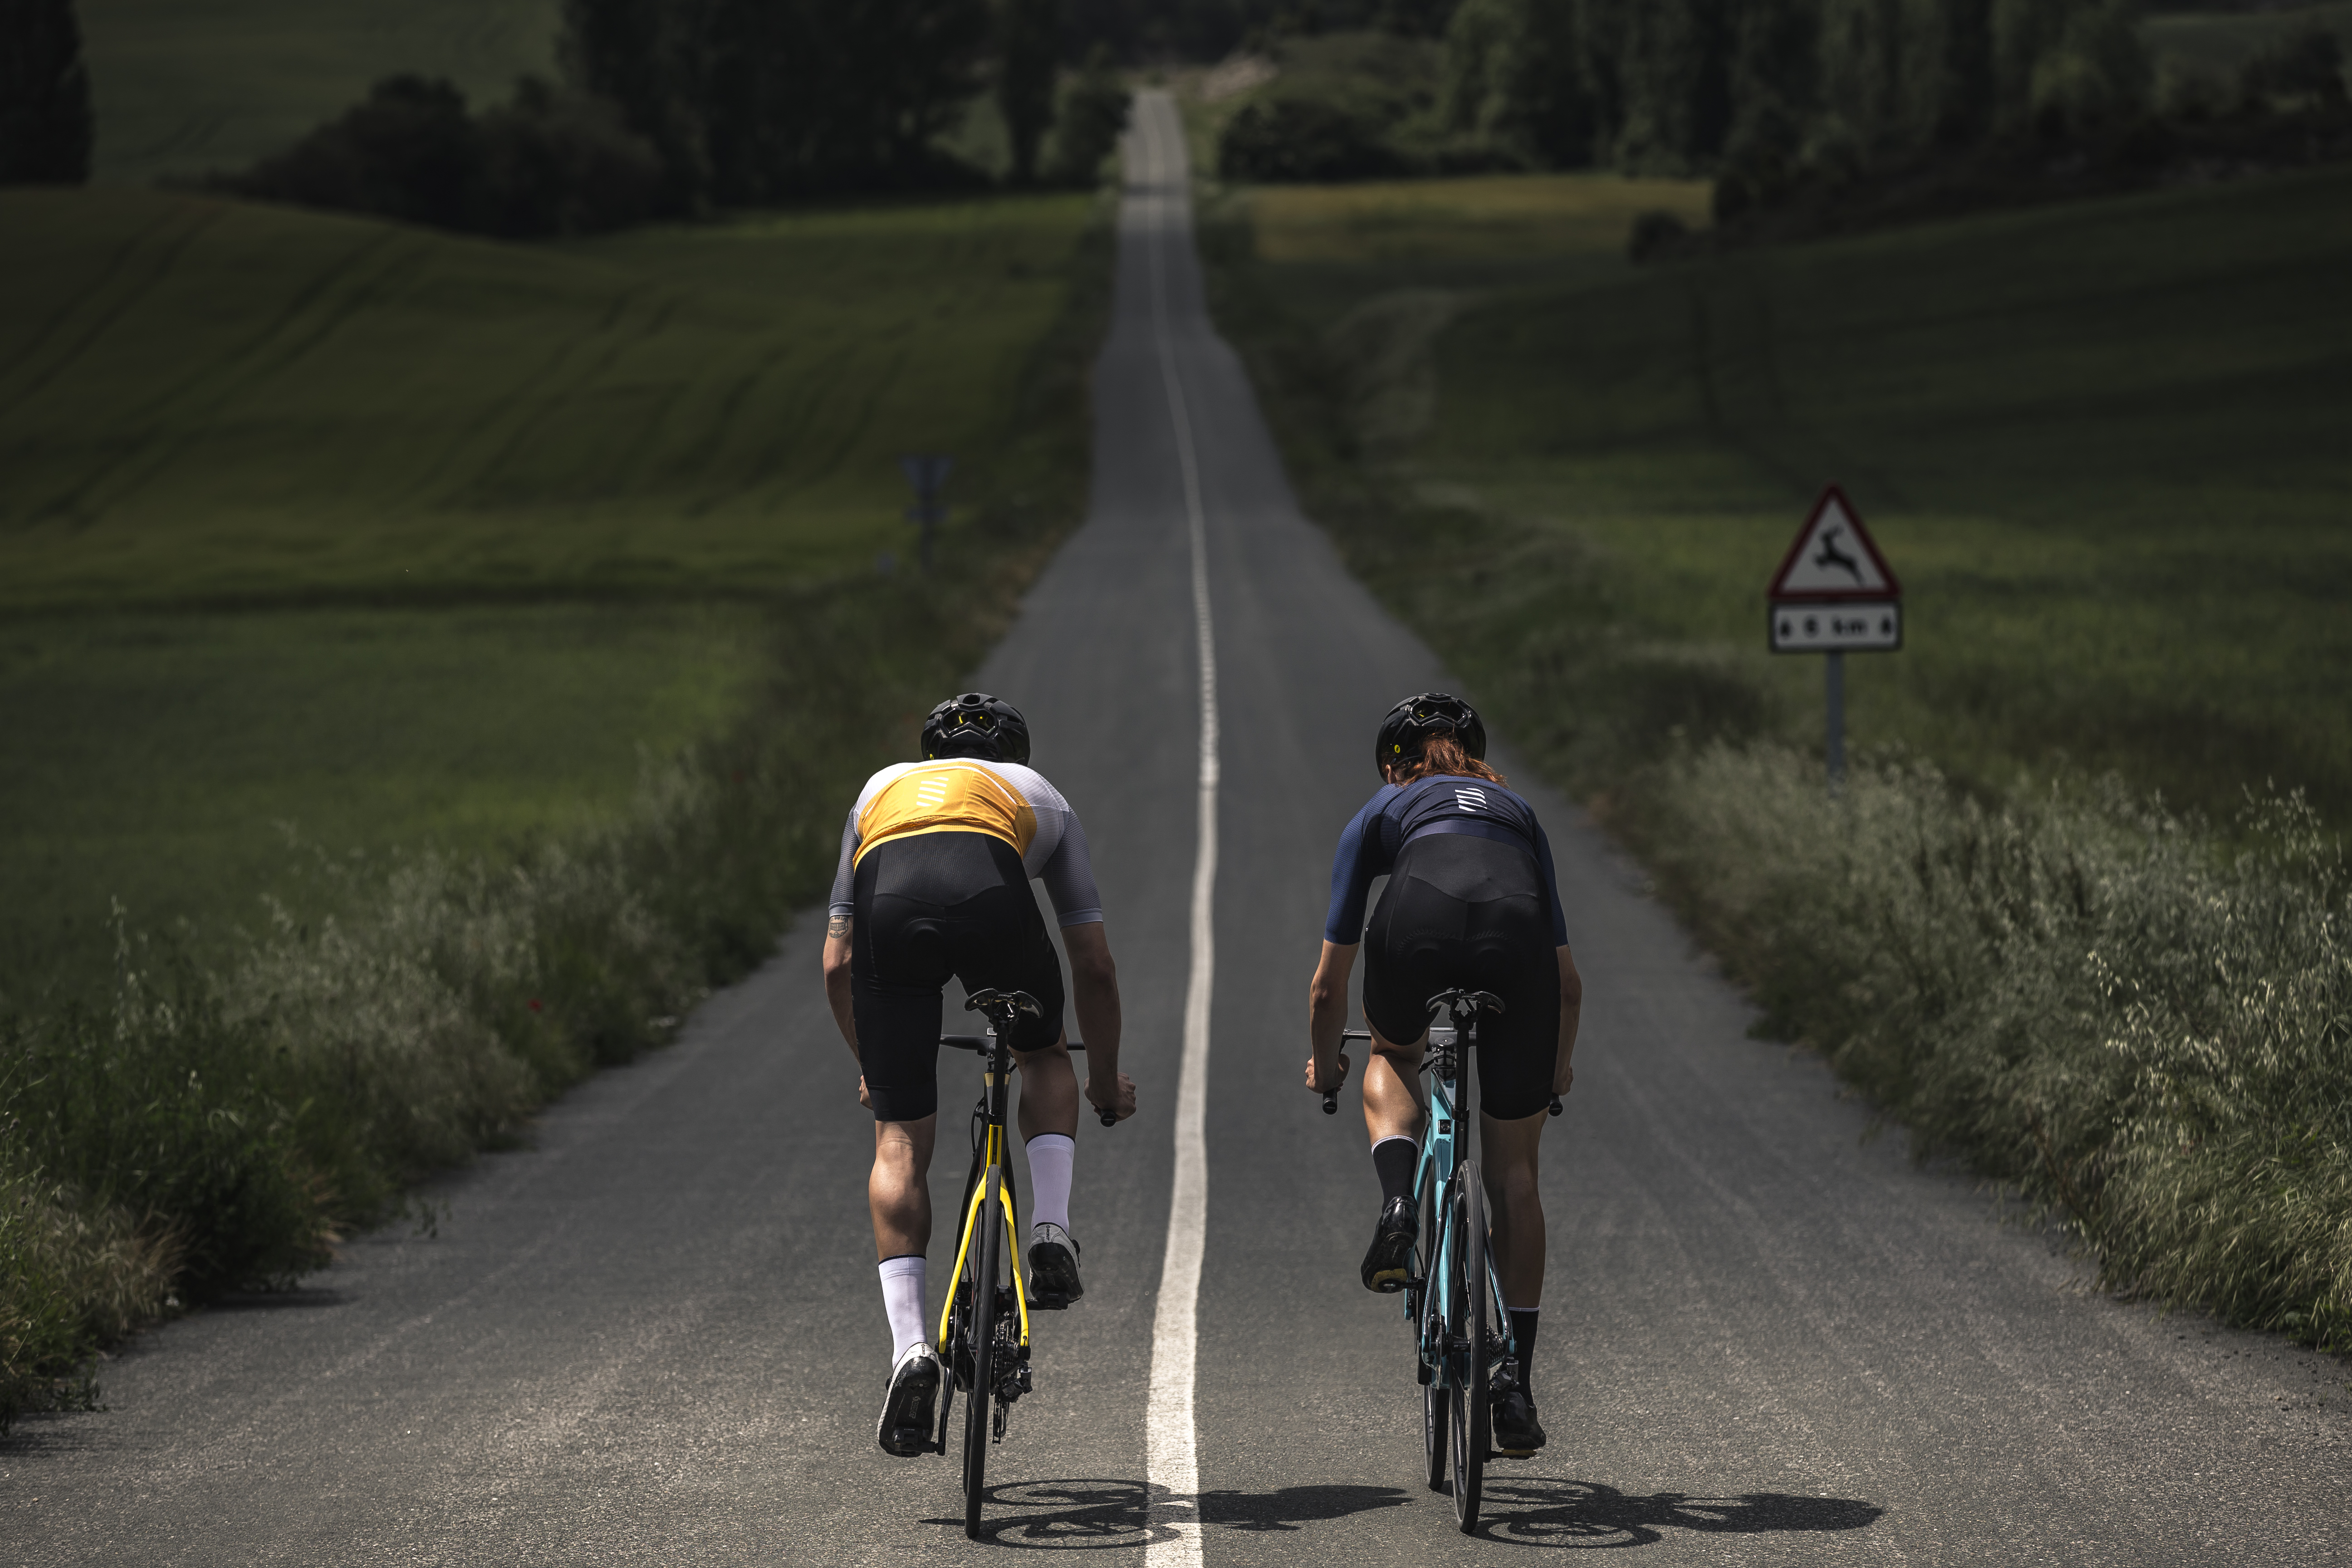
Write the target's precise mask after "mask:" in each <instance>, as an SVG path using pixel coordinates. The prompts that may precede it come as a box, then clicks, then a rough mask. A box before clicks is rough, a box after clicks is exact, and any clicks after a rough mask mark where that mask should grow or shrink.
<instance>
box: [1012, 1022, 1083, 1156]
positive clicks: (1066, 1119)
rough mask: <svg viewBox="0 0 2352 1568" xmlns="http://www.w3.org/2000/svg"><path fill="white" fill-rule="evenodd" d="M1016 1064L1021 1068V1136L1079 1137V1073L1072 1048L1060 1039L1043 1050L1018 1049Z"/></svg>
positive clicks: (1014, 1062) (1015, 1056)
mask: <svg viewBox="0 0 2352 1568" xmlns="http://www.w3.org/2000/svg"><path fill="white" fill-rule="evenodd" d="M1013 1064H1014V1065H1015V1066H1016V1067H1018V1068H1020V1070H1021V1116H1020V1121H1021V1136H1022V1137H1023V1138H1024V1139H1027V1138H1034V1137H1036V1136H1037V1135H1038V1134H1039V1133H1041V1132H1059V1133H1060V1134H1062V1136H1064V1137H1065V1138H1075V1137H1076V1136H1077V1133H1078V1074H1077V1070H1076V1068H1075V1067H1073V1066H1072V1065H1071V1062H1070V1053H1069V1050H1068V1048H1067V1047H1065V1046H1064V1045H1062V1044H1061V1043H1060V1042H1059V1041H1056V1042H1055V1044H1053V1045H1051V1046H1048V1047H1045V1049H1044V1050H1042V1051H1025V1052H1016V1053H1015V1054H1014V1057H1013Z"/></svg>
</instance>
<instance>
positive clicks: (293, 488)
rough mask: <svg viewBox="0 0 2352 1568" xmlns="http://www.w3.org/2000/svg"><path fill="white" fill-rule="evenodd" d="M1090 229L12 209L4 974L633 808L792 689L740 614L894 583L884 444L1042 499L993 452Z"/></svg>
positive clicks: (757, 614)
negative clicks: (480, 231) (709, 739)
mask: <svg viewBox="0 0 2352 1568" xmlns="http://www.w3.org/2000/svg"><path fill="white" fill-rule="evenodd" d="M1091 210H1092V209H1091V205H1090V201H1089V199H1088V198H1086V197H1049V198H1036V199H1027V200H1017V201H1000V202H981V203H962V204H953V205H900V206H880V207H874V208H867V209H857V210H844V211H835V212H823V213H807V214H800V215H794V216H781V217H772V218H758V219H751V220H746V221H744V222H742V223H740V224H734V225H727V226H709V227H697V228H680V229H670V230H651V231H644V232H640V233H636V234H632V235H627V236H623V237H615V238H614V239H610V240H605V241H599V242H595V243H593V244H590V245H584V246H582V247H577V248H573V249H570V250H562V251H559V250H552V249H545V248H527V247H509V246H499V245H492V244H487V243H480V242H474V241H467V240H462V239H457V238H452V237H444V236H439V235H434V234H429V233H425V232H422V231H418V230H412V229H404V228H400V227H396V226H387V225H383V224H376V223H371V222H366V221H361V220H354V219H348V218H341V217H332V216H318V215H310V214H303V213H297V212H293V211H289V210H283V209H274V208H269V207H263V206H256V205H239V204H234V203H226V202H220V201H214V200H208V199H197V198H191V197H184V196H175V195H163V194H159V193H151V192H142V191H130V190H120V189H104V188H94V189H92V190H89V191H83V192H32V191H15V192H7V193H0V233H5V235H6V237H7V242H6V244H5V246H0V614H5V616H6V621H5V632H4V633H0V725H5V727H6V729H7V731H8V732H9V733H10V734H11V735H12V736H14V737H16V740H15V742H12V744H11V745H10V746H9V747H8V748H7V750H6V751H5V753H0V867H5V869H0V910H5V914H0V976H5V975H19V976H21V975H27V974H30V975H36V976H37V975H41V974H47V973H52V972H54V971H56V970H57V968H58V965H59V964H60V963H64V964H65V965H66V967H67V968H68V970H72V971H74V972H75V973H86V972H87V969H88V963H89V960H90V957H91V955H93V954H95V955H97V958H98V960H99V961H100V962H102V959H103V949H104V943H103V942H102V941H101V940H100V931H99V928H100V926H101V924H102V922H103V920H104V917H105V913H106V910H107V908H108V903H109V900H110V898H114V897H120V898H121V900H123V901H124V902H125V904H127V905H128V907H129V909H130V910H131V918H132V920H133V921H134V922H135V923H138V924H141V925H144V926H150V927H160V926H164V925H168V924H169V923H171V922H172V921H175V920H177V919H178V918H180V917H187V918H190V919H193V920H194V921H197V922H198V923H199V925H200V926H202V927H205V928H206V929H210V928H212V927H215V926H217V925H219V924H220V923H221V922H223V921H231V920H233V921H252V920H254V919H256V918H257V916H258V913H259V906H258V905H257V902H256V901H255V895H256V894H257V892H258V891H259V890H261V889H264V888H268V887H273V886H275V887H279V888H284V887H286V886H288V885H289V877H290V873H291V872H292V871H293V870H294V869H295V868H296V867H297V865H298V864H299V863H303V862H300V861H299V859H298V858H294V857H289V852H288V850H287V848H286V835H285V833H284V832H283V831H282V830H281V828H280V826H278V825H279V824H288V825H291V826H293V827H294V828H295V829H296V830H297V832H298V833H299V836H300V837H302V838H303V839H305V840H309V841H313V842H317V843H320V844H323V845H325V846H327V847H331V848H332V849H334V850H336V851H337V852H339V853H340V852H342V851H345V850H348V849H352V848H354V847H360V848H369V849H382V848H384V847H391V846H414V845H417V844H421V843H426V842H432V843H440V844H445V845H450V846H455V847H483V846H488V845H493V844H499V843H504V842H509V841H511V840H513V839H515V838H517V837H522V836H528V835H531V834H536V833H541V832H544V831H548V830H551V829H554V828H558V827H562V826H567V825H570V824H572V823H576V822H579V821H581V820H583V819H586V818H590V817H593V816H597V815H599V814H601V813H604V812H607V811H609V810H611V809H612V808H613V807H614V805H616V804H618V803H619V802H621V801H623V800H625V799H626V798H627V796H628V795H629V793H630V792H631V790H632V789H633V788H634V787H635V780H636V778H637V775H638V771H639V768H640V764H641V758H643V757H645V756H655V757H658V756H662V755H666V754H667V753H668V752H671V751H673V750H675V749H676V748H677V746H679V745H682V744H684V743H686V742H688V741H689V740H691V739H693V738H695V737H697V736H698V735H700V734H704V733H707V732H709V731H711V730H713V729H715V728H718V727H719V726H721V725H723V724H724V723H725V721H727V719H728V718H729V716H730V714H732V713H733V712H734V711H735V710H736V708H737V706H738V704H739V700H740V698H741V697H742V695H743V694H744V693H745V692H746V691H747V690H748V689H750V687H751V683H753V682H755V681H756V680H758V679H762V678H763V677H764V674H765V672H766V671H768V670H770V669H771V668H772V667H773V658H774V655H773V652H772V639H773V637H774V635H775V634H774V632H773V631H772V628H770V626H768V624H767V619H766V611H765V610H764V609H762V608H761V597H762V595H767V594H769V593H770V592H772V591H773V590H776V589H779V588H782V587H786V586H788V585H791V584H799V583H805V582H807V581H810V580H812V579H813V578H814V577H819V576H824V575H827V574H839V573H842V572H845V571H847V572H856V573H870V572H871V571H872V570H873V563H874V562H875V560H876V557H877V553H878V552H884V551H896V552H899V553H901V554H905V553H907V552H908V546H909V544H910V542H911V535H912V530H911V529H910V528H909V527H908V525H907V524H906V523H905V522H904V521H902V519H901V516H900V513H901V510H902V509H903V507H904V506H905V504H906V499H907V497H906V489H905V483H904V480H903V479H902V478H901V477H900V475H899V473H898V465H897V461H896V459H897V458H898V455H899V454H900V453H901V452H904V451H906V450H908V449H914V448H929V447H936V448H940V449H943V450H946V451H950V452H953V453H956V454H958V455H959V456H960V457H961V459H962V464H961V468H960V469H959V473H958V476H957V483H956V487H954V488H953V489H951V492H950V493H951V497H960V498H961V499H964V500H973V499H982V500H990V499H995V498H996V497H997V495H998V489H997V488H994V487H1003V486H1005V485H1008V484H1012V483H1013V482H1015V481H1016V480H1018V481H1021V482H1028V481H1029V480H1031V479H1034V476H1025V477H1024V476H1023V475H1018V474H1012V473H1008V472H1007V471H1005V470H1004V468H1003V462H1002V461H1000V460H999V457H998V454H1000V453H1001V452H1002V451H1003V448H1004V447H1006V445H1007V442H1008V440H1009V437H1011V436H1012V434H1013V432H1014V431H1015V429H1016V424H1015V420H1016V417H1017V415H1018V406H1017V402H1018V395H1019V390H1020V387H1021V385H1022V383H1023V378H1024V374H1026V373H1027V372H1028V370H1029V367H1030V365H1031V363H1032V361H1033V359H1034V355H1035V353H1036V352H1037V348H1038V344H1039V343H1040V342H1041V340H1042V339H1043V338H1044V337H1045V333H1046V332H1047V331H1048V329H1049V328H1050V327H1051V326H1052V324H1053V323H1054V322H1055V321H1056V320H1057V319H1058V318H1059V317H1060V315H1061V313H1062V311H1063V310H1064V309H1065V306H1066V301H1067V300H1068V298H1069V293H1070V289H1071V284H1072V279H1073V276H1074V272H1073V269H1074V268H1075V267H1076V266H1078V265H1080V264H1081V250H1080V240H1081V237H1082V236H1083V235H1084V233H1085V232H1086V230H1087V224H1088V223H1089V221H1090V213H1091ZM961 515H962V516H964V517H967V518H968V517H969V516H970V515H971V508H970V507H966V508H965V509H964V511H963V512H962V513H961ZM76 954H78V955H80V956H79V958H69V957H68V955H76ZM5 984H7V983H6V982H5V980H0V986H5ZM17 984H19V985H21V984H23V982H21V981H20V982H18V983H17Z"/></svg>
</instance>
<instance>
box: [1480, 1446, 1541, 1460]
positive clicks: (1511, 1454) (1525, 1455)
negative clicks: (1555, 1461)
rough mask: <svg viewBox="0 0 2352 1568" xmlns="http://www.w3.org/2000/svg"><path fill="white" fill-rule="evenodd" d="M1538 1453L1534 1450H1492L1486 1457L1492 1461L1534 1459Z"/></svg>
mask: <svg viewBox="0 0 2352 1568" xmlns="http://www.w3.org/2000/svg"><path fill="white" fill-rule="evenodd" d="M1537 1452H1538V1450H1536V1449H1534V1448H1490V1449H1488V1450H1487V1452H1486V1457H1487V1458H1490V1459H1532V1458H1535V1457H1536V1454H1537Z"/></svg>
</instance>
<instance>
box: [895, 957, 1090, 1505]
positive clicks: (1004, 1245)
mask: <svg viewBox="0 0 2352 1568" xmlns="http://www.w3.org/2000/svg"><path fill="white" fill-rule="evenodd" d="M964 1010H965V1011H966V1012H971V1013H981V1014H984V1015H986V1016H987V1017H988V1019H989V1021H990V1023H991V1025H992V1027H991V1028H990V1030H989V1032H988V1033H987V1034H985V1035H941V1036H940V1045H942V1046H948V1047H953V1048H955V1049H957V1050H966V1051H972V1052H975V1053H977V1054H978V1055H979V1057H980V1058H981V1061H982V1088H981V1095H980V1103H979V1104H977V1105H975V1106H973V1107H972V1112H971V1175H970V1176H968V1177H967V1178H965V1181H964V1189H963V1205H962V1206H963V1226H962V1229H961V1232H960V1234H959V1235H958V1236H957V1237H956V1259H955V1268H954V1271H953V1272H952V1273H951V1274H950V1276H949V1279H950V1286H949V1289H948V1294H947V1301H946V1304H945V1305H944V1306H943V1307H942V1308H941V1310H940V1337H939V1352H940V1364H941V1365H942V1366H944V1367H945V1368H946V1369H947V1373H948V1377H947V1382H946V1384H945V1386H944V1387H943V1388H942V1389H941V1390H940V1425H939V1431H938V1434H937V1436H935V1437H934V1438H933V1440H932V1443H931V1451H932V1452H933V1453H936V1454H944V1453H946V1452H947V1451H948V1428H949V1425H950V1422H951V1421H952V1419H953V1415H952V1413H953V1411H954V1408H955V1396H956V1393H957V1391H958V1390H961V1391H962V1393H963V1394H964V1395H965V1398H966V1403H965V1408H964V1421H963V1532H964V1533H965V1534H966V1535H968V1536H970V1537H971V1538H972V1539H974V1540H978V1539H979V1538H980V1510H981V1502H982V1498H983V1495H984V1494H985V1491H986V1489H987V1484H988V1450H989V1447H990V1445H991V1444H992V1443H1001V1442H1003V1440H1004V1419H1005V1415H1006V1414H1007V1413H1008V1412H1009V1411H1011V1410H1012V1408H1013V1402H1014V1401H1016V1400H1018V1399H1019V1398H1020V1397H1021V1396H1022V1395H1023V1394H1027V1393H1030V1392H1031V1391H1032V1384H1031V1383H1030V1377H1029V1312H1030V1309H1031V1308H1032V1307H1033V1306H1034V1307H1035V1308H1036V1309H1037V1310H1041V1311H1047V1310H1058V1309H1060V1308H1063V1307H1066V1306H1067V1305H1068V1304H1069V1303H1068V1302H1067V1301H1065V1300H1060V1299H1058V1298H1055V1299H1044V1298H1041V1299H1039V1300H1036V1301H1034V1302H1033V1301H1031V1300H1030V1299H1029V1289H1028V1286H1027V1284H1026V1282H1025V1281H1024V1279H1023V1278H1022V1270H1021V1233H1020V1201H1019V1194H1017V1193H1016V1192H1015V1191H1014V1190H1013V1167H1012V1163H1011V1161H1010V1160H1009V1159H1008V1157H1007V1156H1008V1153H1009V1150H1008V1146H1007V1142H1006V1139H1005V1129H1004V1101H1005V1090H1006V1089H1007V1088H1008V1087H1009V1085H1010V1083H1011V1081H1012V1077H1013V1047H1012V1046H1011V1045H1010V1044H1009V1042H1010V1041H1011V1039H1012V1037H1013V1026H1014V1024H1015V1023H1016V1022H1018V1021H1019V1020H1020V1019H1021V1018H1022V1017H1023V1016H1028V1017H1032V1018H1034V1017H1039V1016H1042V1010H1041V1009H1040V1008H1039V1007H1038V1005H1037V999H1036V998H1035V997H1034V996H1032V995H1030V994H1028V993H1027V992H1025V991H994V990H984V991H975V992H973V993H972V994H971V996H970V997H969V998H967V999H966V1000H965V1002H964ZM1069 1048H1070V1049H1071V1050H1074V1051H1083V1050H1085V1049H1086V1047H1085V1046H1083V1045H1081V1044H1079V1043H1078V1042H1077V1041H1076V1040H1072V1041H1070V1042H1069ZM1102 1121H1103V1125H1104V1126H1106V1127H1108V1126H1110V1125H1112V1124H1113V1123H1115V1122H1116V1121H1118V1118H1117V1117H1115V1116H1113V1115H1112V1114H1111V1113H1110V1112H1108V1111H1105V1112H1103V1113H1102Z"/></svg>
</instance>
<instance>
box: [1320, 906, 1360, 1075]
mask: <svg viewBox="0 0 2352 1568" xmlns="http://www.w3.org/2000/svg"><path fill="white" fill-rule="evenodd" d="M1360 945H1361V944H1360V943H1357V942H1330V941H1326V942H1324V943H1323V956H1322V957H1321V958H1320V959H1318V961H1317V962H1316V964H1315V978H1314V980H1313V981H1312V982H1310V983H1309V984H1308V985H1307V1042H1308V1049H1309V1051H1310V1052H1311V1053H1312V1054H1311V1055H1310V1056H1309V1057H1308V1058H1307V1088H1308V1089H1313V1090H1315V1091H1316V1092H1317V1093H1318V1094H1324V1093H1328V1092H1330V1091H1331V1090H1333V1089H1338V1088H1339V1086H1340V1085H1341V1084H1343V1083H1345V1082H1347V1081H1348V1058H1346V1056H1344V1055H1342V1054H1341V1052H1340V1048H1339V1047H1340V1045H1341V1041H1340V1038H1339V1031H1340V1030H1342V1029H1344V1028H1346V1027H1347V1026H1348V976H1349V974H1350V973H1353V972H1354V970H1355V967H1356V952H1357V949H1358V948H1359V947H1360Z"/></svg>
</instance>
